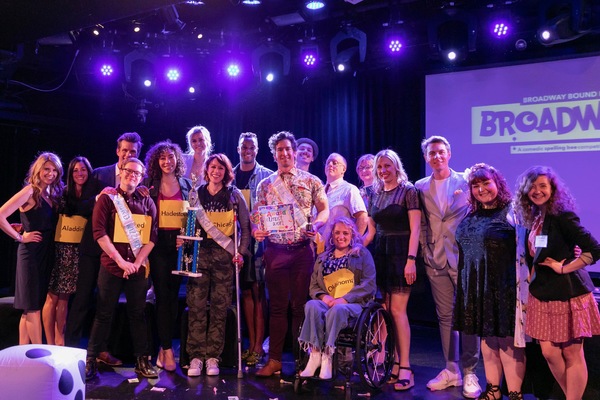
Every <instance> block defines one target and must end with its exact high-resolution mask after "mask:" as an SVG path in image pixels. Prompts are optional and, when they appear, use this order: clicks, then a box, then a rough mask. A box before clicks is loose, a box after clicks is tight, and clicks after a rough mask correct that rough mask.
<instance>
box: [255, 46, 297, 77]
mask: <svg viewBox="0 0 600 400" xmlns="http://www.w3.org/2000/svg"><path fill="white" fill-rule="evenodd" d="M252 71H253V72H254V75H256V76H258V77H261V78H262V77H264V76H266V75H267V74H268V73H275V72H276V73H277V75H279V74H281V75H284V76H285V75H288V74H289V73H290V50H289V49H288V48H287V47H285V46H283V45H282V44H280V43H273V42H270V41H269V42H267V43H265V44H262V45H260V46H259V47H257V48H256V49H254V51H253V52H252Z"/></svg>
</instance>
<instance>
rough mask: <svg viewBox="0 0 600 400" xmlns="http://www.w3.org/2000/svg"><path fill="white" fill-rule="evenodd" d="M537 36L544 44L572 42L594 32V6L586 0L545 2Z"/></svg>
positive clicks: (541, 10) (541, 11)
mask: <svg viewBox="0 0 600 400" xmlns="http://www.w3.org/2000/svg"><path fill="white" fill-rule="evenodd" d="M540 7H542V8H541V9H540V16H541V19H542V21H541V25H540V27H539V29H538V31H537V38H538V40H539V42H540V43H541V44H542V45H544V46H552V45H555V44H560V43H565V42H570V41H573V40H576V39H579V38H580V37H582V36H584V35H586V34H588V33H590V32H592V31H593V30H592V29H591V20H592V11H593V10H592V7H591V5H590V2H587V1H585V0H564V1H555V2H552V3H548V4H546V3H544V4H542V5H541V6H540Z"/></svg>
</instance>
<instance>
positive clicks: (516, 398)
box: [508, 391, 523, 400]
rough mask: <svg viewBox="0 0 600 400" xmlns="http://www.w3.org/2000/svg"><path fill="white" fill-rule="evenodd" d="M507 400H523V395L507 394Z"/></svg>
mask: <svg viewBox="0 0 600 400" xmlns="http://www.w3.org/2000/svg"><path fill="white" fill-rule="evenodd" d="M508 399H509V400H523V393H522V392H516V391H515V392H508Z"/></svg>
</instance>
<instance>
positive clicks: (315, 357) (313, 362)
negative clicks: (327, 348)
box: [300, 347, 321, 378]
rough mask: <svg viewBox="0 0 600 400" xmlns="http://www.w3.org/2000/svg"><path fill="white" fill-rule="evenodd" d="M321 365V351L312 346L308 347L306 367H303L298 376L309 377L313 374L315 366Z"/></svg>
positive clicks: (315, 369)
mask: <svg viewBox="0 0 600 400" xmlns="http://www.w3.org/2000/svg"><path fill="white" fill-rule="evenodd" d="M320 365H321V352H320V351H319V350H317V349H316V348H314V347H311V349H310V357H309V358H308V362H307V363H306V367H304V371H302V372H300V376H301V377H304V378H309V377H312V376H315V372H316V371H317V368H319V366H320Z"/></svg>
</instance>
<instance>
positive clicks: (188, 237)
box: [177, 235, 202, 242]
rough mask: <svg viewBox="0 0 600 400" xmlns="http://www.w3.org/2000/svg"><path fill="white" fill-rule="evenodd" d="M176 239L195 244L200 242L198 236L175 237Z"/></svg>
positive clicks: (200, 239)
mask: <svg viewBox="0 0 600 400" xmlns="http://www.w3.org/2000/svg"><path fill="white" fill-rule="evenodd" d="M177 239H183V240H195V241H196V242H201V241H202V238H201V237H199V236H185V235H177Z"/></svg>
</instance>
